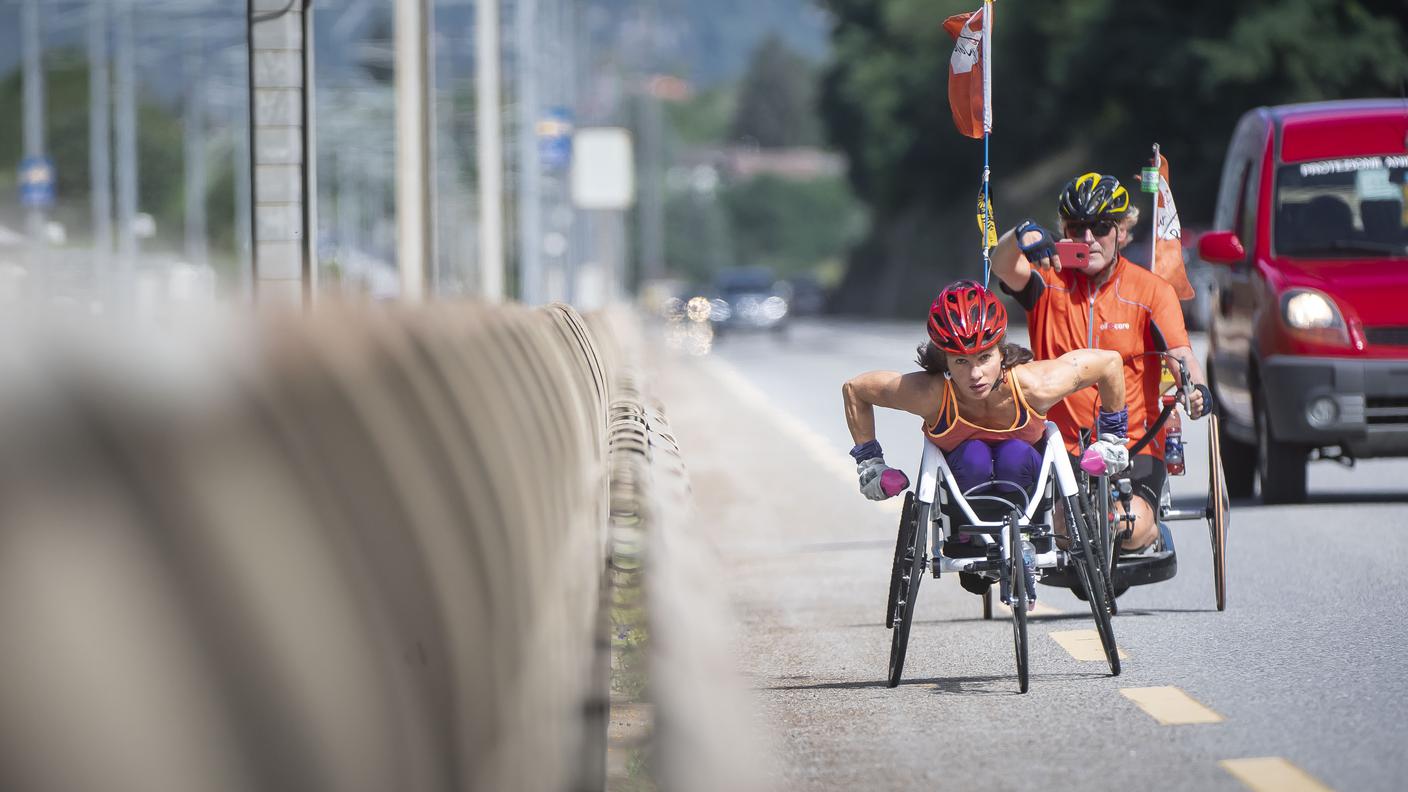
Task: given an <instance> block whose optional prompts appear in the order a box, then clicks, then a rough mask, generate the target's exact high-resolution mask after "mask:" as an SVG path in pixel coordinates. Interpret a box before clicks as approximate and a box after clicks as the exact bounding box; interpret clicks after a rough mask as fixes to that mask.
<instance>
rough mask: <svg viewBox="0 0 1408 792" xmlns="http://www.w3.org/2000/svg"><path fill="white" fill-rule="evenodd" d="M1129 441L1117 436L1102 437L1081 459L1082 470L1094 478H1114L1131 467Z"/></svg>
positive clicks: (1088, 448)
mask: <svg viewBox="0 0 1408 792" xmlns="http://www.w3.org/2000/svg"><path fill="white" fill-rule="evenodd" d="M1126 442H1127V441H1126V440H1125V438H1123V437H1118V436H1116V435H1110V434H1106V435H1100V439H1099V440H1096V441H1095V442H1093V443H1091V444H1090V446H1089V447H1087V448H1086V449H1085V453H1084V454H1081V457H1080V469H1081V470H1084V471H1085V472H1086V473H1089V474H1090V475H1092V476H1113V475H1115V474H1116V473H1119V472H1120V471H1122V470H1124V469H1125V468H1127V467H1129V449H1128V448H1127V447H1126V446H1125V443H1126Z"/></svg>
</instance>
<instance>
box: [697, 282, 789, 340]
mask: <svg viewBox="0 0 1408 792" xmlns="http://www.w3.org/2000/svg"><path fill="white" fill-rule="evenodd" d="M713 293H714V297H713V300H712V301H711V302H712V308H713V310H712V313H711V316H710V319H711V321H712V322H713V324H714V331H715V332H716V333H719V334H722V333H724V332H733V331H740V330H770V331H772V332H774V333H778V334H784V333H786V332H787V321H786V320H787V314H788V311H789V306H788V303H787V296H786V295H787V289H786V286H785V285H783V284H780V283H778V281H777V279H776V278H774V277H773V273H772V270H770V269H768V268H766V267H738V268H735V269H728V270H724V271H723V272H721V273H719V275H718V277H716V278H715V279H714V289H713Z"/></svg>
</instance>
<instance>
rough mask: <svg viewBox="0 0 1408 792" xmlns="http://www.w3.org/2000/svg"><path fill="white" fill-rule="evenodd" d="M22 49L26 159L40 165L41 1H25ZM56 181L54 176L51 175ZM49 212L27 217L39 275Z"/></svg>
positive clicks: (33, 208)
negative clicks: (45, 226) (38, 162)
mask: <svg viewBox="0 0 1408 792" xmlns="http://www.w3.org/2000/svg"><path fill="white" fill-rule="evenodd" d="M20 16H21V19H20V49H21V50H22V51H23V53H24V54H23V59H24V156H25V159H26V160H29V161H31V162H37V161H39V160H40V159H41V158H42V157H43V156H44V52H43V47H44V41H43V39H42V38H41V34H40V30H39V0H24V6H22V7H21V10H20ZM49 178H50V179H51V180H52V178H53V177H52V175H49ZM46 220H47V217H46V214H45V209H44V208H43V207H42V206H40V205H38V204H37V203H31V204H30V205H29V209H28V211H27V212H26V213H25V232H26V234H27V235H28V237H29V256H30V260H29V267H30V271H31V272H34V273H36V274H38V267H39V266H40V262H39V257H40V255H41V253H42V252H43V249H44V225H45V221H46Z"/></svg>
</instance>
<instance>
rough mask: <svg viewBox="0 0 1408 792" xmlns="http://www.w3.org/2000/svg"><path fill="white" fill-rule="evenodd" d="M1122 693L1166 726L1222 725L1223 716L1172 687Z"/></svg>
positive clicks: (1129, 690)
mask: <svg viewBox="0 0 1408 792" xmlns="http://www.w3.org/2000/svg"><path fill="white" fill-rule="evenodd" d="M1120 693H1121V694H1122V695H1123V696H1124V697H1125V698H1127V699H1129V700H1130V701H1133V702H1134V703H1135V704H1138V705H1139V708H1140V709H1142V710H1144V711H1145V712H1147V713H1149V715H1150V716H1151V717H1153V719H1154V720H1156V721H1158V722H1159V723H1161V724H1163V725H1165V726H1179V725H1182V724H1186V723H1220V722H1221V721H1222V716H1221V715H1218V714H1217V713H1216V712H1213V711H1212V710H1210V709H1208V708H1207V707H1204V706H1203V705H1202V704H1199V703H1198V702H1197V701H1196V700H1194V698H1193V697H1192V696H1190V695H1188V694H1187V693H1184V692H1183V691H1181V690H1179V689H1178V688H1176V687H1173V686H1171V685H1168V686H1164V687H1143V688H1121V689H1120Z"/></svg>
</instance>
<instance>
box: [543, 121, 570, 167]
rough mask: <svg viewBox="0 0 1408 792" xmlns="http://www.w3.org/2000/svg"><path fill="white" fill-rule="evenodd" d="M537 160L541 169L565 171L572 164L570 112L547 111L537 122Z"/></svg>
mask: <svg viewBox="0 0 1408 792" xmlns="http://www.w3.org/2000/svg"><path fill="white" fill-rule="evenodd" d="M538 158H539V160H541V162H542V165H543V169H544V170H547V171H551V172H561V171H565V170H567V167H568V166H569V165H571V164H572V111H571V110H568V109H567V108H565V107H554V108H552V109H550V110H548V112H547V115H545V116H544V117H543V118H542V119H541V120H539V121H538Z"/></svg>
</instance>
